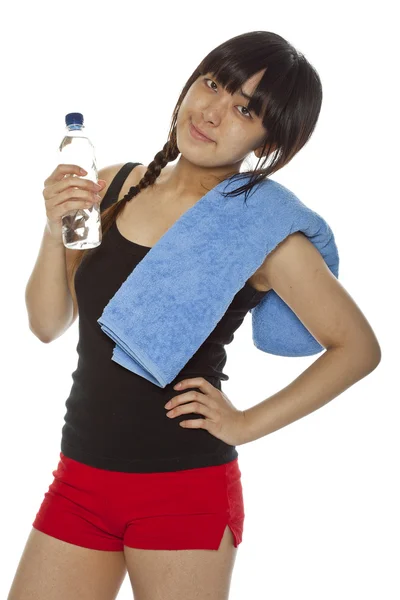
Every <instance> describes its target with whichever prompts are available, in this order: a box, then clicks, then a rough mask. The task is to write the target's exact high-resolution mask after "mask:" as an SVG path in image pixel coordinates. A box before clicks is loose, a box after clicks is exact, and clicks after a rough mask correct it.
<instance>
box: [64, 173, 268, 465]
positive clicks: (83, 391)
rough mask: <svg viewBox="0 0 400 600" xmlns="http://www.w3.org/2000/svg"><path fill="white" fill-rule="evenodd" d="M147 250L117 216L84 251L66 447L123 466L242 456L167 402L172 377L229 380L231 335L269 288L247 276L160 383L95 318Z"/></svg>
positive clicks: (110, 193)
mask: <svg viewBox="0 0 400 600" xmlns="http://www.w3.org/2000/svg"><path fill="white" fill-rule="evenodd" d="M139 164H142V163H127V164H125V165H124V166H123V167H122V168H121V169H120V171H119V172H118V173H117V175H116V176H115V177H114V179H113V181H112V182H111V184H110V186H109V188H108V190H107V193H106V194H105V196H104V198H103V201H102V202H101V205H100V207H101V211H104V210H105V209H106V208H108V207H109V206H110V205H111V203H113V202H116V201H117V199H118V195H119V192H120V190H121V188H122V185H123V182H124V181H125V179H126V177H127V176H128V174H129V173H130V172H131V170H132V169H133V168H134V167H135V166H137V165H139ZM149 250H150V248H149V247H147V246H142V245H140V244H137V243H135V242H131V241H130V240H128V239H127V238H125V237H124V236H123V235H122V234H121V233H120V232H119V230H118V227H117V225H116V223H115V222H114V224H113V225H112V226H111V227H110V229H109V230H108V231H107V233H106V234H105V235H104V236H103V239H102V243H101V244H100V245H99V246H97V247H96V248H92V249H91V250H89V251H88V252H87V253H86V254H85V257H84V259H83V261H81V263H80V265H79V267H78V269H77V272H76V275H75V290H76V297H77V302H78V307H79V340H78V345H77V348H76V350H77V353H78V364H77V368H76V370H75V371H74V372H73V373H72V380H73V384H72V387H71V391H70V394H69V397H68V398H67V400H66V402H65V406H66V409H67V411H66V413H65V416H64V421H65V423H64V426H63V428H62V439H61V451H62V452H63V454H65V456H68V457H70V458H73V459H74V460H77V461H79V462H82V463H85V464H87V465H91V466H93V467H97V468H100V469H107V470H111V471H122V472H137V473H147V472H165V471H179V470H182V469H191V468H198V467H208V466H216V465H221V464H225V463H227V462H230V461H231V460H234V459H235V458H236V457H237V456H238V452H237V450H236V447H235V446H231V445H229V444H226V443H225V442H223V441H221V440H219V439H218V438H216V437H215V436H213V435H211V434H210V433H209V432H208V431H207V430H205V429H201V428H200V429H191V428H184V427H181V426H180V425H179V421H181V420H184V419H196V418H203V416H202V415H199V414H197V413H187V414H184V415H179V416H178V417H175V418H173V419H169V418H168V417H167V416H166V412H167V410H166V409H165V408H164V404H166V402H167V401H168V399H170V398H172V397H173V396H176V395H178V393H179V392H178V391H177V390H174V389H173V386H174V384H175V383H177V382H178V381H180V380H181V379H184V378H187V377H199V376H200V377H204V378H205V379H207V380H208V381H209V382H210V383H211V384H212V385H214V386H215V387H217V388H218V389H219V390H221V380H224V381H226V380H228V379H229V377H228V375H226V374H225V373H224V372H223V368H224V366H225V363H226V359H227V356H226V352H225V348H224V346H225V345H226V344H230V343H231V342H232V340H233V337H234V332H235V331H236V330H237V329H238V327H239V326H240V325H241V323H242V322H243V320H244V317H245V316H246V314H247V312H248V311H249V309H250V308H252V307H254V306H256V305H257V304H258V302H260V301H261V299H262V298H263V297H264V295H265V294H266V293H267V292H260V291H257V290H256V289H255V288H253V287H252V286H251V285H249V284H247V283H246V284H245V285H244V287H243V288H242V289H241V290H239V292H238V293H237V294H236V295H235V297H234V298H233V300H232V302H231V304H230V306H229V307H228V309H227V311H226V313H225V314H224V316H223V317H222V319H221V320H220V321H219V322H218V324H217V326H216V327H215V329H214V330H213V331H212V332H211V334H210V335H209V337H208V338H207V339H206V340H205V341H204V343H203V344H202V345H201V346H200V348H198V350H197V351H196V353H195V354H194V355H193V356H192V357H191V358H190V360H189V361H188V362H187V364H186V365H185V366H184V367H183V369H182V370H181V372H180V373H179V374H178V375H177V377H176V378H175V379H174V381H172V382H171V383H170V384H168V385H167V386H166V387H165V388H160V387H159V386H157V385H155V384H153V383H151V382H150V381H148V380H147V379H145V378H143V377H140V376H139V375H136V374H135V373H132V372H131V371H129V370H128V369H125V368H124V367H122V366H121V365H119V364H118V363H116V362H114V361H113V360H111V357H112V353H113V349H114V346H115V342H114V341H113V340H112V339H111V338H109V337H108V336H107V335H106V334H105V333H104V332H103V331H102V329H101V327H100V325H99V323H97V319H98V318H99V317H100V315H101V314H102V312H103V309H104V307H105V306H106V304H107V303H108V302H109V300H110V298H111V297H112V296H113V295H114V294H115V292H116V291H117V290H118V288H119V287H120V286H121V285H122V284H123V282H124V281H125V279H126V278H127V277H128V276H129V274H130V273H131V272H132V270H133V269H134V268H135V267H136V265H137V264H138V263H139V262H140V261H141V260H142V258H144V257H145V255H146V253H147V252H148V251H149ZM191 389H197V390H198V391H201V390H199V389H198V388H191ZM184 391H185V392H186V391H188V390H184ZM181 393H182V392H181Z"/></svg>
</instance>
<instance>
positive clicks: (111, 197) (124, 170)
mask: <svg viewBox="0 0 400 600" xmlns="http://www.w3.org/2000/svg"><path fill="white" fill-rule="evenodd" d="M142 164H143V163H140V162H136V163H134V162H128V163H126V164H125V165H124V166H123V167H121V169H120V170H119V171H118V173H117V174H116V175H115V176H114V178H113V180H112V181H111V183H110V185H109V188H108V190H107V192H106V193H105V195H104V198H103V201H102V202H101V204H100V210H101V212H103V210H105V209H106V208H109V207H110V206H111V205H112V204H113V203H114V202H116V201H117V200H118V196H119V193H120V191H121V188H122V186H123V184H124V181H125V179H126V178H127V177H128V175H129V173H130V172H131V171H132V169H134V168H135V167H137V166H138V165H142Z"/></svg>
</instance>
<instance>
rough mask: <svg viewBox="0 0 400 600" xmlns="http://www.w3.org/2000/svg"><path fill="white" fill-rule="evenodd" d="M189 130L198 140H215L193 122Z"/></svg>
mask: <svg viewBox="0 0 400 600" xmlns="http://www.w3.org/2000/svg"><path fill="white" fill-rule="evenodd" d="M189 131H190V133H191V135H192V137H194V138H195V139H196V140H200V141H202V142H213V141H214V140H212V139H211V138H209V137H207V136H206V135H204V134H203V133H201V131H199V130H198V129H196V127H195V126H194V125H193V123H192V122H190V123H189Z"/></svg>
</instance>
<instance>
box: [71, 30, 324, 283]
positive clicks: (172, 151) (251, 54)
mask: <svg viewBox="0 0 400 600" xmlns="http://www.w3.org/2000/svg"><path fill="white" fill-rule="evenodd" d="M264 69H266V70H265V73H264V74H263V76H262V78H261V80H260V81H259V83H258V86H257V88H256V89H255V90H254V93H253V95H252V98H251V100H250V101H249V104H248V105H247V110H248V111H249V112H251V111H254V112H255V113H256V115H257V116H260V115H262V124H263V126H264V128H265V142H264V146H263V149H262V153H261V157H260V158H259V160H258V163H257V165H256V168H255V169H254V170H253V171H244V172H242V173H235V174H234V175H233V176H232V175H230V176H229V177H234V178H237V179H238V180H240V179H243V178H246V179H247V178H248V177H249V175H250V179H249V181H248V182H247V184H246V185H244V186H241V187H239V188H238V187H236V188H235V189H234V190H233V191H231V192H227V193H225V194H224V195H225V196H228V195H231V196H237V195H239V194H242V193H243V192H244V193H245V201H246V199H247V196H248V194H249V193H250V191H251V189H252V188H253V187H254V185H256V184H257V183H259V182H260V181H262V180H264V179H266V178H267V177H268V176H269V175H271V174H272V173H275V172H276V171H278V170H279V169H281V168H282V167H283V166H284V165H286V164H288V162H289V161H290V160H291V159H292V158H293V157H294V156H295V155H296V154H297V152H299V150H301V148H302V147H303V146H304V145H305V144H306V143H307V141H308V140H309V139H310V137H311V134H312V132H313V131H314V129H315V126H316V124H317V120H318V117H319V113H320V110H321V104H322V85H321V81H320V78H319V76H318V73H317V72H316V70H315V68H314V67H313V66H312V65H311V64H310V63H309V62H308V61H307V60H306V59H305V57H304V55H303V54H301V53H300V52H298V51H297V50H296V49H295V48H294V47H293V46H292V45H291V44H290V43H289V42H287V41H286V40H285V39H284V38H283V37H281V36H280V35H277V34H276V33H271V32H269V31H252V32H249V33H244V34H241V35H238V36H236V37H233V38H231V39H229V40H227V41H226V42H224V43H222V44H221V45H220V46H217V47H216V48H215V49H214V50H212V51H211V52H210V53H209V54H208V55H207V56H206V57H205V58H204V59H203V60H202V61H201V63H200V64H199V65H198V66H197V67H196V69H195V70H194V72H193V73H192V75H191V76H190V77H189V79H188V80H187V82H186V84H185V86H184V88H183V90H182V92H181V94H180V96H179V98H178V101H177V103H176V106H175V108H174V111H173V114H172V122H171V127H170V130H169V134H168V139H167V142H166V143H165V145H164V146H163V148H162V150H161V151H159V152H157V154H156V155H155V156H154V159H153V160H152V161H151V162H150V164H149V165H148V167H147V171H146V172H145V174H144V175H143V177H142V179H141V180H140V181H139V183H138V185H135V186H132V187H131V188H130V189H129V191H128V193H127V194H126V195H125V196H124V197H123V198H122V199H121V200H120V201H119V202H115V203H113V204H112V205H111V206H110V207H109V208H107V209H105V210H104V211H103V213H102V215H101V228H102V234H103V235H104V234H105V233H106V232H107V231H108V229H109V228H110V227H111V225H112V224H113V223H114V221H115V220H116V218H117V216H118V214H119V213H120V212H121V210H122V209H123V207H124V206H125V204H126V202H128V201H129V200H131V199H132V198H133V197H134V196H136V195H137V194H138V193H139V192H140V190H142V189H144V188H146V187H148V186H151V185H153V183H154V182H155V180H156V179H157V177H158V176H159V174H160V173H161V170H162V169H163V168H164V167H165V166H166V164H167V163H169V162H171V161H174V160H175V159H176V158H177V157H178V155H179V153H180V151H179V149H178V147H177V141H176V122H177V116H178V112H179V109H180V106H181V103H182V101H183V99H184V98H185V96H186V94H187V92H188V90H189V89H190V87H191V86H192V85H193V83H194V82H195V81H196V80H197V79H198V77H199V76H201V75H204V74H206V73H211V74H213V76H214V77H215V79H216V80H217V81H218V83H220V84H221V85H222V86H223V87H224V88H225V89H226V90H227V91H228V92H229V93H230V94H235V93H236V92H237V91H238V90H239V89H240V88H241V87H242V85H243V84H244V83H245V82H246V81H247V80H248V79H249V78H250V77H252V76H253V75H254V74H255V73H258V72H259V71H262V70H264ZM271 147H274V151H273V152H274V153H275V156H273V158H272V160H271V163H270V164H269V165H267V166H265V165H266V162H267V161H268V159H269V157H270V154H271ZM262 159H264V160H263V163H262V165H260V166H259V162H260V160H262ZM227 178H228V177H227ZM222 181H224V179H221V182H222ZM86 252H90V249H87V250H83V251H80V252H79V253H77V259H76V261H75V262H74V264H73V268H72V271H73V274H74V275H75V272H76V269H77V268H78V266H79V264H80V262H81V260H82V259H83V257H84V255H85V254H86Z"/></svg>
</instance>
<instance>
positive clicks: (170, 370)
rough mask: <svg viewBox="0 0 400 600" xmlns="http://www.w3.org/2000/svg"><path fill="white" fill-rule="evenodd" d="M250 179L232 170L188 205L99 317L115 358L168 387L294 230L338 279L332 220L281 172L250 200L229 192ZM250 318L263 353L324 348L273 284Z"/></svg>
mask: <svg viewBox="0 0 400 600" xmlns="http://www.w3.org/2000/svg"><path fill="white" fill-rule="evenodd" d="M232 177H233V176H232ZM249 177H250V176H249ZM244 182H247V179H246V178H245V179H244V180H242V181H241V182H240V184H239V185H238V184H237V181H236V182H235V181H232V178H231V177H230V178H229V179H226V180H225V181H223V182H221V183H219V184H218V185H216V186H215V187H214V188H213V189H212V190H210V191H209V192H207V193H206V194H205V195H204V196H203V197H202V198H200V200H198V201H197V202H196V204H195V205H194V206H192V207H191V208H189V209H188V210H187V211H186V212H185V213H184V214H183V215H182V216H181V217H180V218H179V219H178V220H177V221H176V222H175V223H174V225H173V226H172V227H170V229H169V230H168V231H167V232H166V233H165V234H164V235H163V236H162V237H161V238H160V240H159V241H158V242H157V243H156V244H155V245H154V246H153V248H151V250H149V251H148V252H147V254H146V255H145V257H144V258H143V259H142V260H141V261H140V262H139V264H138V265H137V266H136V267H135V268H134V269H133V271H132V273H130V275H129V276H128V277H127V279H126V280H125V281H124V283H123V284H122V285H121V287H120V288H119V289H118V290H117V292H116V293H115V294H114V296H113V297H112V298H111V299H110V301H109V302H108V304H107V305H106V306H105V308H104V310H103V313H102V315H101V317H100V318H99V319H98V323H99V324H100V326H101V329H102V330H103V332H104V333H105V334H106V335H108V336H109V337H110V338H111V339H112V340H114V341H115V342H116V346H115V348H114V351H113V355H112V360H113V361H115V362H116V363H118V364H119V365H121V366H123V367H125V368H126V369H129V370H130V371H132V372H133V373H136V374H137V375H140V376H141V377H144V378H146V379H148V380H149V381H151V382H152V383H154V384H156V385H158V386H159V387H161V388H164V387H165V386H166V385H167V384H168V383H170V382H171V381H173V380H174V379H175V377H176V376H177V375H178V374H179V372H180V371H181V370H182V368H183V367H184V366H185V365H186V363H187V362H188V361H189V359H190V358H191V357H192V356H193V354H194V353H195V352H196V351H197V349H198V348H199V347H200V346H201V344H202V343H203V342H204V340H205V339H207V337H208V336H209V335H210V333H211V332H212V331H213V329H214V328H215V327H216V325H217V323H218V322H219V320H220V319H221V318H222V317H223V315H224V314H225V312H226V310H227V308H228V306H229V305H230V303H231V302H232V300H233V297H234V296H235V294H236V293H237V292H238V291H239V290H240V289H241V288H242V287H243V286H244V284H245V283H246V281H247V280H248V279H249V277H251V275H252V274H253V273H254V272H255V271H256V270H257V269H258V268H259V267H260V266H261V264H262V263H263V261H264V259H265V257H266V255H268V254H269V253H270V252H271V251H272V250H273V249H274V248H275V247H276V246H277V244H279V243H280V242H281V241H282V240H284V239H285V238H286V237H287V236H288V235H290V234H291V233H294V232H296V231H301V232H302V233H303V234H304V235H306V236H307V238H308V239H309V240H310V241H311V242H312V243H313V244H314V246H315V247H316V248H317V249H318V250H319V252H320V254H321V256H322V257H323V259H324V260H325V262H326V264H327V266H328V267H329V269H330V270H331V272H332V273H333V274H334V275H335V277H338V268H339V255H338V250H337V247H336V243H335V239H334V235H333V232H332V230H331V229H330V227H329V225H328V224H327V223H326V221H325V220H324V219H323V218H322V217H321V216H320V215H319V214H317V213H316V212H315V211H313V210H311V209H310V208H308V207H307V206H305V205H304V204H303V203H302V202H301V201H300V200H299V199H298V198H297V197H296V196H295V195H294V194H293V193H292V192H291V191H290V190H289V189H287V188H286V187H285V186H283V185H281V184H279V183H277V182H276V181H273V180H272V179H266V180H264V181H262V182H261V183H258V184H256V185H255V187H253V189H252V191H251V193H250V194H249V195H248V198H247V200H246V204H245V203H244V192H242V194H241V195H239V196H236V197H232V196H231V197H224V196H223V195H222V193H221V192H222V191H223V192H227V191H232V190H233V189H237V187H240V186H241V185H243V183H244ZM251 316H252V335H253V343H254V345H255V346H256V347H257V348H259V349H260V350H262V351H264V352H268V353H270V354H277V355H281V356H308V355H311V354H316V353H318V352H320V351H321V350H323V347H322V346H321V345H320V344H319V342H317V340H316V339H315V338H314V337H313V336H312V335H311V333H310V332H309V331H308V330H307V329H306V328H305V326H304V325H303V324H302V322H301V321H300V320H299V319H298V317H297V316H296V315H295V313H294V312H293V311H292V310H291V309H290V308H289V307H288V305H287V304H286V303H285V302H284V301H283V300H282V299H281V298H280V297H279V296H278V295H277V294H276V293H275V292H274V290H270V291H269V292H268V293H267V294H266V295H265V296H264V298H263V299H262V300H261V302H260V303H259V304H258V305H257V306H256V307H255V308H253V309H251Z"/></svg>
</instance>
